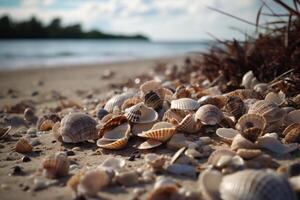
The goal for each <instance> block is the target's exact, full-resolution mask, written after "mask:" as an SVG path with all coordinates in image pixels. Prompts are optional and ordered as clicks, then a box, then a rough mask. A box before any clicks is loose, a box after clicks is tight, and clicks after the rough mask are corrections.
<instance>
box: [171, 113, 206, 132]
mask: <svg viewBox="0 0 300 200" xmlns="http://www.w3.org/2000/svg"><path fill="white" fill-rule="evenodd" d="M202 126H203V125H202V123H201V122H199V121H197V120H196V119H195V114H188V115H187V116H185V118H183V119H182V121H181V122H180V123H179V124H178V125H177V126H176V130H177V131H181V132H184V133H192V134H193V133H197V132H199V131H200V129H201V128H202Z"/></svg>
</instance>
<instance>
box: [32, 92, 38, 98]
mask: <svg viewBox="0 0 300 200" xmlns="http://www.w3.org/2000/svg"><path fill="white" fill-rule="evenodd" d="M38 94H39V91H33V92H32V93H31V96H33V97H34V96H36V95H38Z"/></svg>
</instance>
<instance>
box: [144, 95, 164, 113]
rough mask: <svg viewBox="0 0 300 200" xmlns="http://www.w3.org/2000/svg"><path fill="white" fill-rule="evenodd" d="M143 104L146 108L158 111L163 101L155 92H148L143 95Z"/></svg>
mask: <svg viewBox="0 0 300 200" xmlns="http://www.w3.org/2000/svg"><path fill="white" fill-rule="evenodd" d="M144 102H145V105H146V106H148V107H151V108H153V109H154V110H159V109H160V108H162V105H163V102H164V100H163V99H162V98H161V97H160V96H159V95H158V94H157V93H156V92H154V91H150V92H148V93H147V94H145V97H144Z"/></svg>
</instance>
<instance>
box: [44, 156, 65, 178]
mask: <svg viewBox="0 0 300 200" xmlns="http://www.w3.org/2000/svg"><path fill="white" fill-rule="evenodd" d="M42 165H43V169H44V173H45V176H46V177H48V178H59V177H63V176H66V175H68V173H69V166H70V163H69V160H68V157H67V155H66V154H65V153H62V152H57V153H55V154H52V155H50V156H47V157H46V158H45V159H44V160H43V163H42Z"/></svg>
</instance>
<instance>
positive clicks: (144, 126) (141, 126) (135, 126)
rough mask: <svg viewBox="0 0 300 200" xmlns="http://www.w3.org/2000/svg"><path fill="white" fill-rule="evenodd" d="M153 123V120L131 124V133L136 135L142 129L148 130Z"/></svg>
mask: <svg viewBox="0 0 300 200" xmlns="http://www.w3.org/2000/svg"><path fill="white" fill-rule="evenodd" d="M153 125H154V122H152V123H145V124H132V125H131V126H132V128H131V133H132V134H133V135H137V134H139V133H141V132H143V131H148V130H150V129H151V128H152V127H153Z"/></svg>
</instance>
